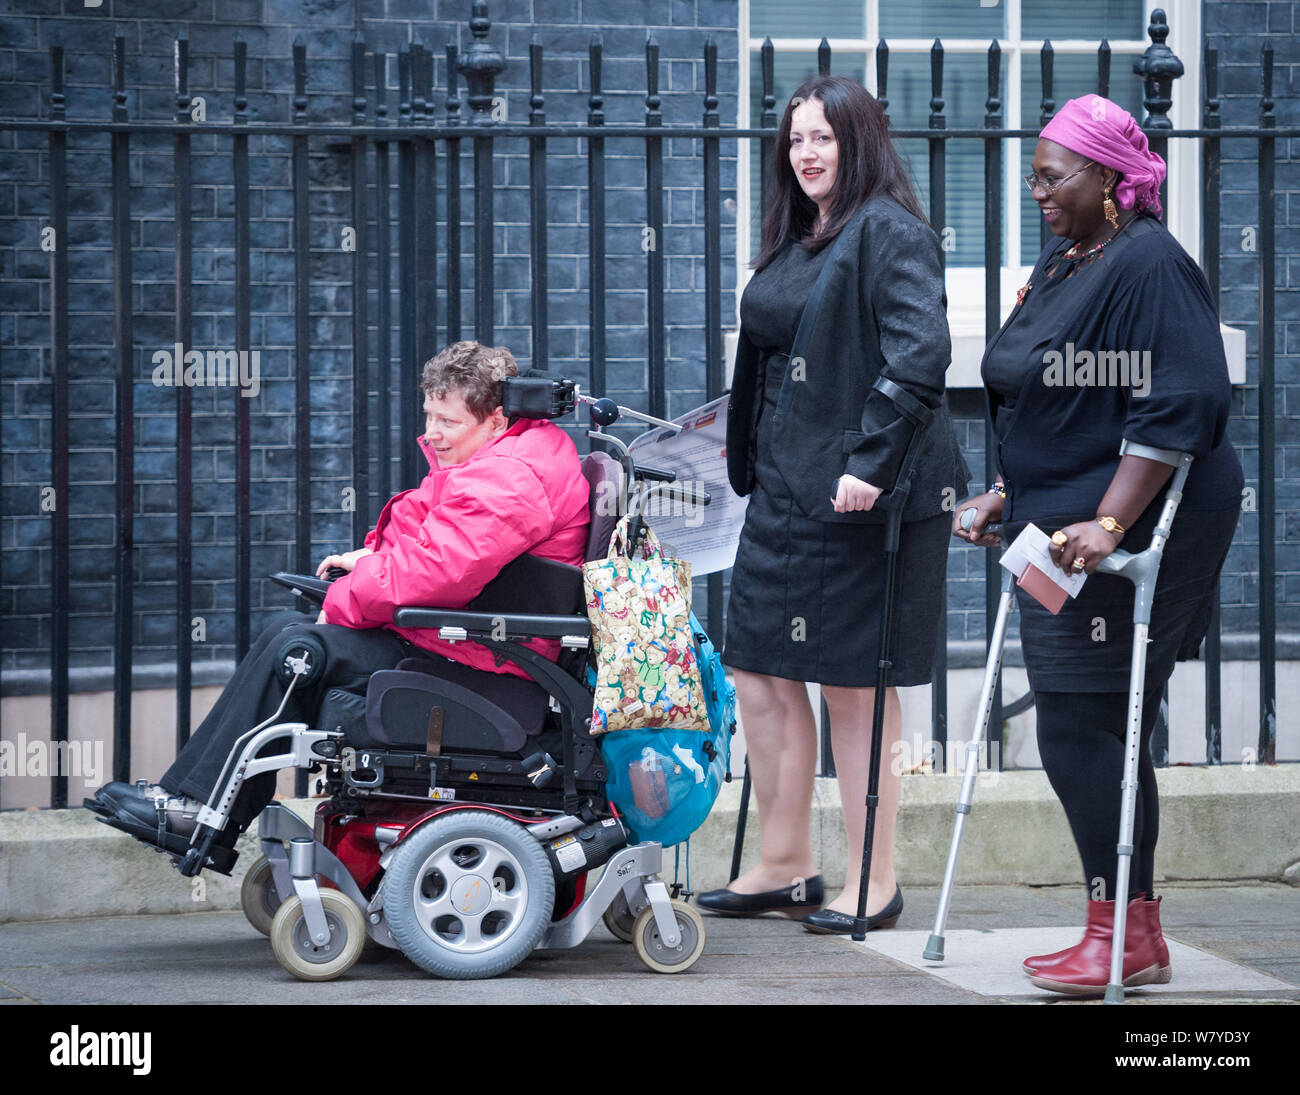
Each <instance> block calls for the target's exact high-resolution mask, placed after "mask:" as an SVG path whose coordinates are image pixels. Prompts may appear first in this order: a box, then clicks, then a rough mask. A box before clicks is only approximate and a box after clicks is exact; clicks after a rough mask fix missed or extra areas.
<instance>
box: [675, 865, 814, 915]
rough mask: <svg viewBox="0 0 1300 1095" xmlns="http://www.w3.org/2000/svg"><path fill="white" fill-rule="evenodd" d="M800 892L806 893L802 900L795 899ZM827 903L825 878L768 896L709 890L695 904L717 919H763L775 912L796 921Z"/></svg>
mask: <svg viewBox="0 0 1300 1095" xmlns="http://www.w3.org/2000/svg"><path fill="white" fill-rule="evenodd" d="M796 890H800V891H802V893H803V897H802V898H796V897H795V891H796ZM823 900H824V893H823V888H822V876H821V875H814V876H813V877H812V878H808V879H804V880H803V881H802V882H796V883H795V884H794V885H793V886H786V887H785V888H784V889H781V890H767V891H766V892H764V893H736V892H735V891H734V890H728V889H726V888H725V887H724V888H723V889H721V890H709V891H707V892H706V893H702V894H700V895H699V896H697V897H696V898H695V903H696V904H697V905H699V907H700V908H701V909H703V910H704V911H705V912H707V913H710V914H712V915H713V916H761V915H762V914H763V913H769V912H775V913H781V914H782V915H783V916H788V917H790V918H791V919H795V918H797V917H799V916H800V914H802V913H804V912H806V911H807V910H808V909H815V908H817V907H818V906H819V905H820V904H821V903H822V901H823Z"/></svg>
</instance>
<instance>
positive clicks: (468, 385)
mask: <svg viewBox="0 0 1300 1095" xmlns="http://www.w3.org/2000/svg"><path fill="white" fill-rule="evenodd" d="M518 373H519V370H518V368H517V366H516V364H515V361H514V358H513V356H512V355H511V353H510V351H509V350H507V349H505V348H503V347H496V348H493V347H485V346H482V345H480V344H479V343H477V342H458V343H456V344H455V345H453V346H450V347H448V348H447V349H445V350H443V351H442V352H441V353H440V354H438V355H437V356H436V357H434V358H433V359H432V360H431V361H429V362H428V363H427V364H426V365H425V367H424V373H423V377H422V379H421V384H420V387H421V390H422V391H423V392H424V410H425V415H426V421H425V432H424V436H423V437H421V438H420V439H419V443H420V445H421V447H422V448H423V450H424V454H425V457H426V458H427V459H428V461H429V474H428V475H427V476H425V478H424V480H423V482H421V483H420V485H419V486H418V487H416V488H414V489H412V490H406V491H403V492H401V493H400V494H397V495H395V496H394V497H392V498H391V499H389V501H388V503H387V505H386V506H385V507H384V509H383V512H382V513H381V514H380V516H379V520H378V522H377V523H376V525H375V527H374V529H372V530H371V531H370V532H369V534H367V536H366V540H365V544H364V546H363V547H361V548H358V549H357V550H355V551H350V552H347V553H346V554H342V555H330V556H327V557H326V558H325V559H323V560H322V561H321V563H320V566H319V568H318V570H317V574H318V575H319V576H321V577H326V576H328V574H329V573H330V572H331V571H333V572H334V573H336V574H340V573H341V576H339V577H337V578H336V579H335V580H334V581H333V582H332V583H331V585H330V586H329V589H328V592H327V594H326V596H325V601H324V608H323V610H322V611H321V613H320V616H319V617H318V618H317V619H316V621H315V622H312V621H310V620H309V619H308V618H306V617H304V616H302V615H301V614H299V613H295V612H286V613H279V614H277V615H276V616H274V617H272V619H271V620H270V622H269V623H268V625H267V626H266V627H265V629H264V630H263V631H262V633H261V634H260V635H259V636H258V638H257V640H256V641H255V642H254V643H253V645H252V646H251V647H250V649H249V651H248V653H247V655H245V657H244V658H243V660H242V661H241V662H240V663H239V665H238V667H237V668H236V670H235V673H234V676H233V677H232V678H231V680H230V683H229V684H228V685H227V686H226V688H225V690H224V691H223V692H222V694H221V696H220V698H219V699H218V700H217V702H216V704H215V706H214V707H213V708H212V711H211V712H210V713H209V714H208V716H207V718H205V719H204V720H203V722H202V723H201V724H200V725H199V727H198V729H197V730H196V731H195V732H194V734H193V736H192V737H191V738H190V740H189V742H188V743H186V745H185V747H184V748H183V749H182V750H181V751H180V754H179V755H178V756H177V758H176V761H175V763H173V764H172V766H171V768H169V769H168V770H167V772H166V773H165V774H164V775H163V777H162V779H161V780H159V782H158V783H157V784H153V785H149V784H148V783H147V781H145V780H140V781H137V783H136V784H129V783H121V782H115V783H109V784H107V785H105V786H104V787H101V788H100V789H99V791H98V792H97V793H96V795H95V797H94V798H93V799H88V800H86V805H87V806H88V807H89V808H91V809H92V810H94V811H95V812H96V813H98V814H100V815H101V817H102V818H103V820H105V821H106V822H107V823H108V824H110V825H113V826H115V827H117V828H119V829H122V830H124V831H126V832H128V833H130V834H131V835H132V836H135V837H136V838H137V839H139V840H141V841H143V842H144V843H146V844H149V845H152V846H153V847H155V848H158V849H160V850H165V851H172V852H175V851H176V850H177V849H178V848H179V847H183V846H184V845H185V843H186V842H188V840H189V838H190V836H191V835H192V834H193V832H194V829H195V826H196V819H197V817H198V815H199V811H200V810H202V809H203V807H204V806H205V805H206V804H207V803H208V802H209V800H210V799H211V797H212V795H213V793H214V790H215V789H216V787H217V784H218V782H219V781H220V780H222V779H223V776H224V773H225V770H226V769H227V768H228V766H229V764H230V763H231V762H232V760H233V756H234V754H236V753H237V752H238V750H237V748H236V747H237V746H239V747H240V748H242V743H241V742H240V739H241V737H242V738H245V739H247V736H248V732H249V731H250V729H251V728H253V727H255V726H257V725H258V724H259V723H263V722H266V721H267V720H268V717H269V716H272V715H274V714H275V713H276V712H277V710H279V709H280V708H281V705H282V704H283V710H280V713H279V715H278V717H277V718H276V721H277V722H307V723H309V724H312V725H315V723H314V722H313V720H314V719H316V718H317V717H318V715H319V714H320V708H321V705H322V703H323V702H324V701H325V698H326V697H327V695H328V694H330V693H331V690H339V689H342V690H344V691H346V692H350V693H356V692H364V691H365V686H366V682H367V680H368V679H369V677H370V675H371V674H372V673H374V672H376V671H378V670H382V669H391V668H392V667H394V666H395V665H397V664H398V663H399V662H401V661H402V660H403V659H406V658H410V657H412V656H419V657H422V658H425V659H429V658H430V655H432V663H433V664H434V665H435V666H436V665H438V664H440V665H443V666H447V665H448V661H447V659H450V661H451V662H458V663H461V664H462V665H463V666H468V667H470V668H471V669H472V670H480V671H488V672H492V673H499V674H513V675H515V676H518V677H526V676H527V674H526V673H525V672H524V671H523V670H522V669H521V668H519V667H518V666H516V665H515V663H514V662H512V661H505V660H503V659H497V658H494V656H493V654H492V653H491V652H490V651H489V650H488V649H487V648H486V647H484V646H482V645H480V644H478V643H474V642H468V643H465V642H462V643H455V644H453V643H451V642H447V641H444V640H442V639H440V638H438V637H437V634H436V632H435V631H433V630H431V629H415V630H413V629H405V628H402V627H398V626H396V625H395V624H394V623H393V613H394V610H395V609H396V608H397V607H399V606H402V605H425V606H431V607H433V606H436V607H440V608H449V609H457V608H462V607H464V606H466V605H468V604H469V603H470V602H471V601H472V600H473V599H474V598H475V597H476V596H478V594H479V593H480V592H481V591H482V590H483V589H484V587H485V586H486V585H487V584H488V583H489V581H491V580H492V579H493V578H494V577H496V576H497V574H498V573H499V572H500V571H501V569H502V568H503V567H504V566H505V565H506V564H507V563H509V562H510V561H511V560H513V559H516V558H517V557H519V556H521V555H524V554H530V555H532V556H536V557H540V558H542V559H552V560H558V561H560V562H563V563H567V564H571V565H577V564H580V563H581V562H582V561H583V558H584V553H585V549H586V547H587V540H588V523H589V487H588V483H587V480H586V479H584V477H583V474H582V471H581V467H580V463H579V459H578V454H577V450H576V448H575V447H574V444H573V442H572V441H571V440H570V439H569V438H568V436H567V435H566V434H565V433H564V432H563V431H562V430H560V429H559V428H558V427H557V426H555V425H554V424H553V423H551V422H548V421H543V420H539V419H533V418H522V417H521V418H518V419H516V420H513V421H512V420H508V419H507V418H506V416H505V414H504V411H503V406H502V403H503V384H504V381H505V379H506V378H507V377H512V376H517V375H518ZM307 635H310V636H311V637H312V638H313V639H314V640H315V643H314V644H313V645H315V647H316V649H317V650H318V651H321V652H323V655H324V660H323V671H322V672H320V673H319V675H318V676H316V678H315V679H312V677H311V676H306V677H303V678H302V679H301V680H299V679H298V678H295V681H296V682H297V687H296V688H294V689H293V690H292V691H291V693H290V695H289V696H288V698H287V701H286V699H285V684H284V683H283V680H282V676H281V664H280V662H281V661H282V659H283V651H284V650H285V648H286V642H290V641H292V640H293V639H294V638H295V637H304V638H305V637H306V636H307ZM526 645H529V646H532V647H533V648H534V649H536V650H538V651H539V652H540V653H542V654H544V655H545V656H547V657H548V658H550V659H552V660H554V659H555V658H556V657H557V656H558V653H559V643H558V642H556V641H554V640H535V641H534V642H530V643H528V644H526ZM450 668H451V669H453V670H458V671H459V672H461V673H464V672H466V671H465V670H459V669H458V667H450ZM430 671H433V672H436V671H437V670H436V668H434V669H431V670H430ZM308 682H309V683H308ZM504 683H505V682H504V681H503V682H502V684H503V685H504ZM335 694H337V692H336V693H335ZM270 748H272V749H274V746H272V747H270ZM274 793H275V773H274V772H264V773H262V774H260V775H256V776H253V777H252V778H250V779H249V780H248V781H247V782H246V783H244V784H243V786H242V788H241V790H240V792H239V795H238V798H237V799H236V801H235V803H234V805H233V806H232V807H231V809H230V813H229V821H228V823H227V824H226V827H225V829H224V830H222V832H221V833H220V834H218V836H217V838H216V839H215V840H214V841H213V846H214V848H217V847H220V848H225V849H229V848H231V847H233V845H234V842H235V839H236V838H237V837H238V835H239V833H240V832H242V831H243V830H244V829H245V828H246V827H247V826H248V824H249V822H250V821H251V820H252V819H253V818H255V817H256V816H257V815H258V814H259V813H260V812H261V811H262V809H263V808H264V807H265V806H266V805H267V804H268V803H269V802H270V801H271V799H272V797H273V795H274ZM229 858H231V859H233V857H229Z"/></svg>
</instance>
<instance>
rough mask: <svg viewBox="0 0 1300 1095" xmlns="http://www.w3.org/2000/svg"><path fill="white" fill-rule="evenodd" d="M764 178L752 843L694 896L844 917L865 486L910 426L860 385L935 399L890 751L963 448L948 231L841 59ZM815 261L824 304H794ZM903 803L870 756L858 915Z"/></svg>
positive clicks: (738, 483)
mask: <svg viewBox="0 0 1300 1095" xmlns="http://www.w3.org/2000/svg"><path fill="white" fill-rule="evenodd" d="M770 178H771V187H772V189H771V192H770V194H769V197H768V208H767V213H766V215H765V217H764V220H763V239H762V247H761V248H760V251H759V254H758V257H757V259H756V260H755V262H754V266H755V274H754V277H753V278H752V279H751V281H750V282H749V285H748V287H747V288H746V289H745V293H744V296H743V297H742V299H741V305H740V319H741V327H740V341H739V347H738V349H737V354H736V369H735V379H734V382H733V386H732V393H731V404H730V407H729V410H728V426H727V464H728V474H729V477H730V479H731V484H732V486H733V487H734V488H735V489H736V491H738V492H739V493H741V494H749V495H750V499H749V507H748V510H747V512H746V516H745V525H744V529H743V531H742V533H741V537H740V545H739V548H738V550H737V554H736V562H735V569H734V571H733V573H732V580H731V601H730V607H729V610H728V612H727V632H726V644H725V650H724V653H723V661H724V662H726V664H727V665H729V666H731V667H732V669H733V671H734V673H735V679H736V688H737V692H738V698H739V703H740V712H741V716H742V718H743V720H744V729H745V741H746V745H747V748H748V765H749V771H750V773H751V775H752V778H753V787H754V792H755V795H756V798H757V802H758V812H759V816H760V818H761V820H762V841H761V860H760V862H759V864H758V865H757V866H756V867H754V868H753V869H752V870H750V871H747V872H746V873H744V874H742V875H741V876H740V877H739V878H738V879H736V880H735V881H734V882H733V883H732V884H731V886H730V887H728V888H727V889H724V890H715V891H711V892H710V893H707V894H702V895H701V897H700V899H699V901H700V905H701V906H702V907H704V908H706V909H710V910H712V911H714V912H717V913H720V914H724V915H727V914H729V915H742V916H743V915H755V914H758V913H761V912H766V911H780V912H784V913H786V914H787V915H795V914H798V915H800V916H803V914H805V913H811V914H812V915H811V916H806V917H805V918H804V919H805V923H806V924H807V926H808V927H809V928H810V929H812V930H814V931H823V932H847V931H849V930H850V929H851V927H852V923H853V919H852V916H851V915H850V912H851V911H855V910H856V905H857V891H858V876H857V871H856V870H854V869H853V868H852V865H853V864H855V863H859V862H861V858H862V838H863V828H864V820H865V806H864V805H863V803H864V801H865V794H866V782H867V764H868V757H869V755H870V754H869V749H870V744H871V713H872V706H873V700H874V693H875V689H874V687H872V686H873V685H874V684H875V681H876V674H877V668H876V663H877V660H878V656H877V648H878V642H879V627H880V623H879V620H880V608H881V598H882V595H883V561H884V537H883V524H884V516H883V515H882V514H881V513H880V512H879V510H878V509H877V510H873V507H874V506H875V503H876V501H877V499H878V498H879V497H880V496H881V494H882V493H884V492H887V491H891V490H892V489H893V488H894V487H895V485H896V480H897V477H898V472H899V466H900V464H901V462H902V459H903V456H904V453H905V451H906V449H907V446H908V442H909V440H910V439H911V435H912V426H911V425H910V423H909V420H908V419H907V418H906V417H905V416H904V415H903V413H902V412H901V411H900V408H899V406H898V405H897V404H895V402H894V401H893V399H891V398H888V397H886V396H885V395H884V394H882V393H881V392H880V391H877V390H875V389H874V388H873V385H874V383H875V382H876V380H877V379H878V378H881V377H883V378H886V379H888V380H890V381H893V382H894V383H895V384H896V385H897V386H898V387H899V388H901V389H903V391H904V393H905V395H903V396H901V397H900V398H902V399H904V400H907V397H908V396H910V397H912V398H914V399H917V400H919V401H920V402H922V403H923V404H924V405H925V406H926V407H927V408H930V409H932V410H934V412H935V414H934V418H933V420H932V421H931V424H930V426H929V427H928V431H927V436H926V437H925V439H924V443H923V448H922V450H921V457H920V461H919V464H918V466H917V468H916V471H915V473H914V476H913V480H912V491H911V496H910V499H909V502H908V505H907V508H906V509H905V511H904V523H903V528H902V537H901V545H900V559H899V569H900V571H901V575H902V579H901V593H900V597H899V603H898V605H897V619H898V621H899V626H898V627H897V630H896V638H895V639H894V644H893V645H894V650H893V655H892V658H893V669H892V671H891V674H890V677H889V683H890V686H891V687H890V688H889V695H888V698H887V702H886V708H885V712H886V716H885V725H884V730H883V736H884V747H883V748H882V755H883V756H889V749H888V747H887V746H888V743H889V742H891V741H894V740H896V739H897V738H898V736H899V724H900V722H901V715H900V711H899V706H898V696H897V693H896V691H895V686H902V685H915V684H924V683H926V682H928V681H929V680H930V678H931V675H932V673H933V655H934V646H935V634H936V628H937V626H938V619H939V612H940V611H941V608H942V605H941V603H940V599H941V598H940V590H941V584H942V579H943V574H944V568H945V562H946V558H947V546H946V541H947V539H948V537H947V528H948V519H947V515H946V513H945V512H944V511H945V509H948V508H951V504H952V502H953V500H954V499H955V498H956V497H957V492H959V491H961V490H962V489H963V486H964V484H965V482H966V469H965V466H964V463H963V461H962V458H961V454H960V452H959V451H958V449H957V445H956V442H955V440H954V438H953V434H952V428H951V424H950V422H949V420H948V418H947V416H946V415H945V414H944V412H943V409H942V406H941V404H942V400H943V390H944V373H945V370H946V369H947V367H948V361H949V357H950V343H949V336H948V323H947V318H946V316H945V314H944V291H943V266H942V258H941V252H940V247H939V241H938V237H937V236H936V235H935V233H934V232H933V231H932V230H931V228H930V226H929V225H928V224H927V223H926V221H925V218H924V216H923V215H922V213H921V209H920V206H919V205H918V204H917V201H916V197H915V195H914V194H913V192H912V186H911V183H910V182H909V181H908V177H907V172H906V170H905V169H904V167H903V164H902V161H901V160H900V159H899V157H898V154H897V153H896V152H895V150H894V147H893V145H892V143H891V142H890V138H889V131H888V126H887V124H886V121H885V117H884V112H883V111H882V110H881V108H880V105H879V104H878V103H877V102H876V101H875V99H873V98H872V97H871V96H870V95H869V94H868V93H867V92H866V91H865V90H864V89H863V88H862V86H861V85H860V84H858V83H855V82H854V81H852V80H847V79H845V78H843V77H839V76H828V77H821V78H818V79H814V80H809V81H807V82H805V83H804V84H803V85H802V86H801V87H800V88H799V89H798V91H797V92H796V93H795V95H794V97H793V98H792V99H791V100H790V103H789V104H788V105H787V107H786V109H785V113H784V115H783V116H782V119H781V128H780V131H779V135H778V137H777V141H776V155H775V157H774V159H773V163H772V171H771V176H770ZM823 270H826V271H827V273H826V278H827V280H826V281H824V282H821V286H822V288H823V290H824V292H823V293H822V294H821V305H820V309H819V310H817V315H816V322H815V324H814V323H812V321H811V319H809V320H808V321H807V322H804V323H802V324H801V319H803V318H804V312H805V305H806V304H807V303H808V301H809V298H810V296H813V297H816V296H817V294H816V293H815V292H814V287H815V286H816V285H817V284H818V283H819V277H820V276H821V275H822V272H823ZM810 311H811V310H810ZM796 336H798V337H796ZM837 480H838V486H836V481H837ZM945 492H946V493H945ZM945 503H946V504H945ZM805 682H817V683H819V684H820V685H821V686H822V694H823V695H824V697H825V699H826V703H827V706H828V708H829V710H830V725H831V738H832V743H833V746H834V750H835V762H836V769H837V771H838V773H839V780H840V797H841V801H842V803H843V809H844V821H845V826H846V835H847V840H848V863H849V864H850V865H851V866H850V871H849V878H848V880H847V884H846V886H845V889H844V890H843V892H842V893H841V894H840V895H839V897H837V898H836V899H835V900H834V901H833V902H831V904H830V905H829V906H828V907H827V908H826V909H824V910H822V911H820V912H818V911H815V910H817V909H818V908H819V907H820V906H821V904H822V901H823V894H822V883H821V878H820V876H819V875H818V874H817V867H816V863H815V860H814V857H813V850H812V845H811V842H810V838H809V823H810V812H811V799H812V790H813V774H814V766H815V763H816V755H817V738H816V733H815V730H814V721H813V713H812V708H811V706H810V705H809V702H808V693H807V689H806V687H805ZM897 807H898V776H897V773H891V772H888V771H886V772H882V779H881V784H880V806H879V810H878V813H877V822H876V836H875V847H874V849H873V861H872V874H871V885H870V893H869V898H870V900H869V904H868V906H867V914H868V918H869V924H870V926H871V927H889V926H892V925H893V923H894V922H895V921H896V920H897V919H898V915H899V913H900V912H901V910H902V894H901V892H900V891H899V890H898V887H897V881H896V879H895V877H894V862H893V836H894V819H895V815H896V812H897Z"/></svg>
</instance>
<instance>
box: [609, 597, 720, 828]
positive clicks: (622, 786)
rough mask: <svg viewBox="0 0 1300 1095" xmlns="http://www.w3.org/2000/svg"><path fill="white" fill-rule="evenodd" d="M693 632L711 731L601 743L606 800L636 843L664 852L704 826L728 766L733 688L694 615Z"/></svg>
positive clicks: (637, 735) (617, 737)
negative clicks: (647, 843) (652, 845)
mask: <svg viewBox="0 0 1300 1095" xmlns="http://www.w3.org/2000/svg"><path fill="white" fill-rule="evenodd" d="M691 629H692V631H693V632H694V634H695V652H696V655H697V656H698V659H699V666H700V678H701V681H702V683H703V685H704V699H705V704H706V706H707V707H708V711H709V727H710V729H709V732H708V733H706V734H702V733H700V731H698V730H661V729H649V730H619V731H616V732H615V733H612V734H604V735H602V736H601V739H600V751H601V753H602V754H603V756H604V758H605V768H606V771H607V776H606V783H605V793H606V795H607V796H608V798H609V801H610V802H612V803H613V804H614V805H615V806H616V807H617V808H618V810H619V812H620V813H621V814H622V815H623V821H624V823H625V824H626V825H627V827H628V828H629V829H631V830H632V835H633V838H634V839H635V840H637V841H647V840H653V841H657V842H658V843H660V844H662V845H663V846H664V847H665V848H667V847H671V846H672V845H674V844H679V843H681V842H682V841H683V840H686V839H687V838H688V837H689V836H690V835H691V834H692V833H693V832H695V830H696V829H698V828H699V827H700V825H701V824H703V822H704V819H705V818H706V817H708V814H709V811H710V810H711V809H712V808H713V803H714V801H715V800H716V799H717V797H718V789H719V787H721V785H722V783H723V781H724V780H725V779H726V776H727V772H728V769H729V768H730V765H731V731H732V727H733V725H734V723H735V718H736V689H735V687H734V686H733V685H732V684H730V683H729V682H728V681H727V675H726V671H725V670H724V669H723V667H722V658H721V657H720V656H719V654H718V652H717V651H716V650H715V649H714V647H713V643H712V642H710V641H709V637H708V636H707V635H706V634H705V633H704V629H703V628H702V627H701V626H700V621H699V620H697V619H696V618H695V614H694V613H691Z"/></svg>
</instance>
